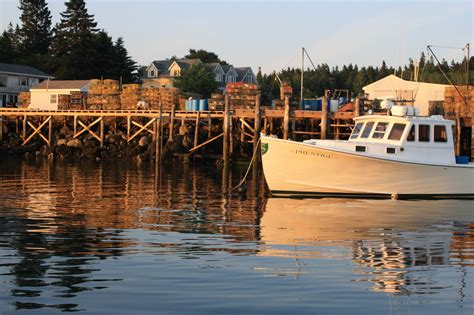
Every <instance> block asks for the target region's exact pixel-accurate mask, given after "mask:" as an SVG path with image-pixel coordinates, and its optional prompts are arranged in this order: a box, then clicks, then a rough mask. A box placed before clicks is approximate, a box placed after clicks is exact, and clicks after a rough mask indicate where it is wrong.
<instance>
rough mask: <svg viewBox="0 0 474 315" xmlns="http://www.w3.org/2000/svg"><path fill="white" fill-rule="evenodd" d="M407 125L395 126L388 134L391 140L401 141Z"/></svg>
mask: <svg viewBox="0 0 474 315" xmlns="http://www.w3.org/2000/svg"><path fill="white" fill-rule="evenodd" d="M405 127H406V124H393V127H392V130H390V133H389V134H388V139H389V140H400V139H401V138H402V134H403V132H404V131H405Z"/></svg>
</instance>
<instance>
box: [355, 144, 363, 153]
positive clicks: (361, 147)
mask: <svg viewBox="0 0 474 315" xmlns="http://www.w3.org/2000/svg"><path fill="white" fill-rule="evenodd" d="M356 152H365V146H363V145H356Z"/></svg>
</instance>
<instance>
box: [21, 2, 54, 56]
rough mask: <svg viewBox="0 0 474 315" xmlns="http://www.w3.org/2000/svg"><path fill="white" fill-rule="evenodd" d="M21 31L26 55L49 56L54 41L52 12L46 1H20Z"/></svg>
mask: <svg viewBox="0 0 474 315" xmlns="http://www.w3.org/2000/svg"><path fill="white" fill-rule="evenodd" d="M19 9H20V10H21V16H20V20H21V22H22V25H21V27H20V29H19V34H18V35H19V37H20V41H21V50H22V53H24V54H27V55H29V54H47V53H48V49H49V46H50V45H51V40H52V31H51V12H50V11H49V9H48V7H47V5H46V2H45V0H20V7H19Z"/></svg>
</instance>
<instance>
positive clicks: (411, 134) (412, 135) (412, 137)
mask: <svg viewBox="0 0 474 315" xmlns="http://www.w3.org/2000/svg"><path fill="white" fill-rule="evenodd" d="M407 141H410V142H413V141H415V125H412V126H411V128H410V132H408V137H407Z"/></svg>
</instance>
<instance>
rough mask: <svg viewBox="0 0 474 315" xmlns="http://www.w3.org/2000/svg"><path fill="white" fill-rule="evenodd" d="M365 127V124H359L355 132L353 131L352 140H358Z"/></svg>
mask: <svg viewBox="0 0 474 315" xmlns="http://www.w3.org/2000/svg"><path fill="white" fill-rule="evenodd" d="M363 125H364V123H361V122H358V123H357V124H356V125H355V127H354V130H352V134H351V139H356V138H357V137H358V136H359V133H360V131H361V130H362V126H363Z"/></svg>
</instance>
